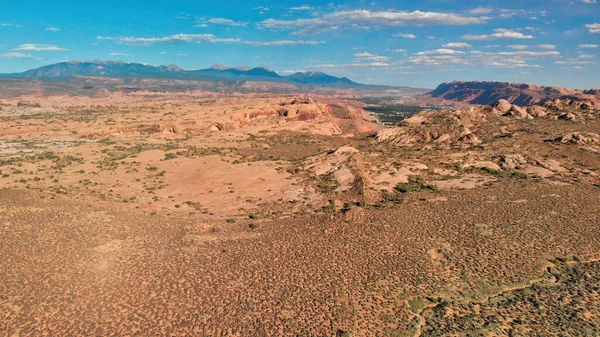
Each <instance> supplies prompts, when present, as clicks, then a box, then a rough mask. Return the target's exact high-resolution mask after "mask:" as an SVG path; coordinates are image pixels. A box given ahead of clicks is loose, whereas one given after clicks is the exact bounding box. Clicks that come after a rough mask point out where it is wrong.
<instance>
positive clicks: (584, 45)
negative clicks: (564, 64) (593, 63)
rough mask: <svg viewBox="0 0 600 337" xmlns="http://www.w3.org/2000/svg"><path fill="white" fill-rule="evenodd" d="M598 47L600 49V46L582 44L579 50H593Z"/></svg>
mask: <svg viewBox="0 0 600 337" xmlns="http://www.w3.org/2000/svg"><path fill="white" fill-rule="evenodd" d="M598 47H600V45H599V44H580V45H579V48H581V49H584V48H590V49H593V48H598Z"/></svg>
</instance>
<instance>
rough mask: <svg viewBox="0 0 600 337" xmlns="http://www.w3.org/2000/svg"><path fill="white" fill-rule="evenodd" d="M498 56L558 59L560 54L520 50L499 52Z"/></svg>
mask: <svg viewBox="0 0 600 337" xmlns="http://www.w3.org/2000/svg"><path fill="white" fill-rule="evenodd" d="M498 55H504V56H529V57H558V56H560V52H558V51H556V50H553V51H526V50H520V51H510V52H509V51H505V52H499V53H498Z"/></svg>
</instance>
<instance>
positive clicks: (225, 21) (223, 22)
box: [207, 18, 247, 27]
mask: <svg viewBox="0 0 600 337" xmlns="http://www.w3.org/2000/svg"><path fill="white" fill-rule="evenodd" d="M207 22H209V23H214V24H216V25H225V26H235V27H243V26H246V24H247V23H246V22H239V21H234V20H230V19H225V18H212V19H209V20H208V21H207Z"/></svg>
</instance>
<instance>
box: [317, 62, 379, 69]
mask: <svg viewBox="0 0 600 337" xmlns="http://www.w3.org/2000/svg"><path fill="white" fill-rule="evenodd" d="M389 66H390V65H389V64H388V63H385V62H370V63H349V64H316V65H314V66H313V67H315V68H385V67H389Z"/></svg>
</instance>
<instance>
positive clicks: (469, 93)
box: [420, 81, 600, 106]
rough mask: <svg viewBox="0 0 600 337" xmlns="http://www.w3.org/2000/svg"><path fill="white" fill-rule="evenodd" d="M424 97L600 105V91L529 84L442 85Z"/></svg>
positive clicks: (450, 99)
mask: <svg viewBox="0 0 600 337" xmlns="http://www.w3.org/2000/svg"><path fill="white" fill-rule="evenodd" d="M420 98H421V99H423V100H431V99H434V100H440V101H441V100H445V101H454V102H460V103H466V104H482V105H487V104H492V103H495V102H497V101H499V100H501V99H504V100H507V101H508V102H510V103H512V104H516V105H520V106H527V105H534V104H538V103H541V102H545V101H548V100H552V99H557V98H561V99H563V98H569V99H572V100H590V101H592V102H600V90H598V89H590V90H577V89H569V88H559V87H547V86H536V85H531V84H526V83H509V82H479V81H454V82H447V83H442V84H440V85H439V86H438V87H437V88H436V89H435V90H433V91H431V92H429V93H427V94H425V95H422V96H420Z"/></svg>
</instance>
